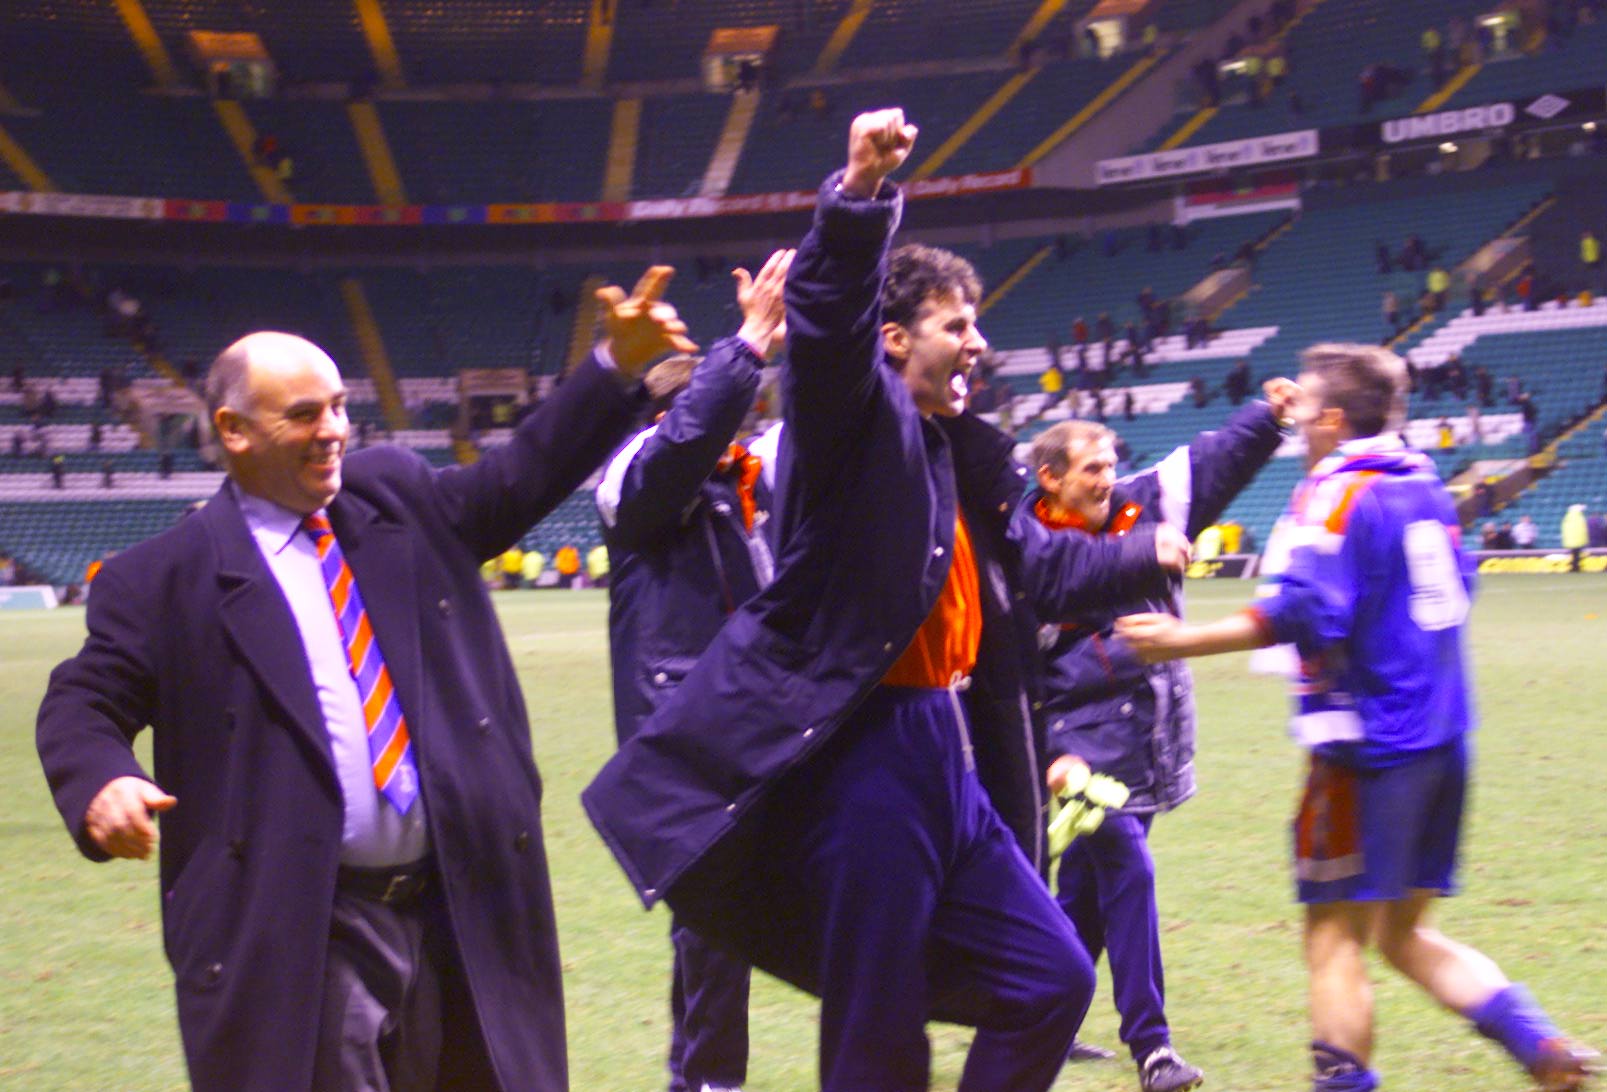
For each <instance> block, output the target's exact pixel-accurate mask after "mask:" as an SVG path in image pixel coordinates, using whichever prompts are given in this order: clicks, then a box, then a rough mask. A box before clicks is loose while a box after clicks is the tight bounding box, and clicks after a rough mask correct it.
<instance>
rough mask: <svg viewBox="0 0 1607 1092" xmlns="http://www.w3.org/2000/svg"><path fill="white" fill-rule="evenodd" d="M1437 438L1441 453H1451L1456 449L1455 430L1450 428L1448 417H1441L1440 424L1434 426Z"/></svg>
mask: <svg viewBox="0 0 1607 1092" xmlns="http://www.w3.org/2000/svg"><path fill="white" fill-rule="evenodd" d="M1434 428H1435V432H1436V434H1437V436H1438V442H1439V448H1440V450H1441V451H1451V450H1453V449H1454V448H1455V447H1456V430H1455V429H1453V428H1452V427H1451V419H1450V418H1449V417H1441V418H1440V423H1439V424H1438V425H1436V426H1434Z"/></svg>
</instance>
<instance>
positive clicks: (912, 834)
mask: <svg viewBox="0 0 1607 1092" xmlns="http://www.w3.org/2000/svg"><path fill="white" fill-rule="evenodd" d="M914 137H915V132H914V128H913V127H912V126H906V125H905V124H904V121H903V112H902V111H899V110H889V111H883V112H879V113H873V114H867V115H862V116H860V117H859V118H856V119H855V121H854V123H853V127H852V131H851V133H850V137H849V165H848V168H847V170H846V171H844V172H842V173H840V174H837V175H834V176H833V177H832V178H830V179H828V180H827V181H826V183H825V184H824V185H823V186H822V189H821V195H820V202H819V207H818V209H817V212H816V217H815V226H814V229H813V230H812V231H811V232H810V233H809V235H808V236H807V237H806V238H805V239H804V241H803V243H802V244H801V246H800V247H799V250H798V255H797V259H796V261H795V262H794V265H793V269H792V274H791V276H790V278H789V280H788V284H787V303H788V307H787V323H788V330H789V337H788V363H787V365H786V367H785V369H784V370H783V375H782V383H783V389H782V405H783V409H784V413H785V417H784V420H785V428H784V430H783V434H782V440H781V454H780V460H779V475H778V483H777V490H778V493H777V495H778V504H779V512H780V516H779V522H780V530H779V536H778V542H779V546H778V556H777V567H776V577H775V580H774V581H773V582H772V583H771V584H770V586H769V587H768V588H766V589H765V590H764V591H763V592H761V593H760V594H759V595H757V596H755V597H754V598H753V599H751V600H749V602H748V603H747V604H745V605H744V606H742V607H740V608H739V609H738V610H737V611H736V612H735V613H734V614H733V615H732V616H731V617H730V618H729V619H728V620H727V622H726V624H725V627H724V628H723V629H722V630H721V632H720V634H719V636H718V637H717V638H716V639H715V640H714V642H713V643H712V644H711V645H710V646H709V649H708V650H707V651H706V652H705V653H704V655H703V656H702V657H701V658H700V659H699V660H698V662H697V664H696V665H695V666H694V667H693V668H692V670H691V671H690V672H689V673H688V674H687V676H686V678H685V680H684V681H683V682H682V683H681V685H680V687H679V688H677V690H676V691H675V692H674V694H672V695H671V696H670V697H669V698H668V699H667V700H666V701H665V702H664V704H663V705H662V706H660V707H659V709H658V711H657V712H656V713H655V714H654V715H653V716H652V717H651V718H650V719H649V720H648V721H647V723H646V724H644V725H643V727H642V728H641V730H640V731H638V732H637V734H636V735H635V736H634V737H633V738H632V739H631V740H630V741H629V742H628V743H627V744H626V745H625V746H624V747H623V748H621V750H620V753H619V754H618V755H616V756H615V758H614V759H613V760H612V761H610V762H609V764H608V765H607V766H606V767H605V768H604V770H603V771H602V772H601V773H600V774H599V775H598V778H597V780H596V781H594V782H593V784H592V785H591V786H590V788H588V790H587V791H586V793H585V794H584V801H585V804H586V806H587V809H588V811H589V813H590V814H591V816H592V819H593V821H594V822H595V823H596V824H597V826H598V829H599V830H600V832H601V833H602V835H603V837H604V838H605V839H606V840H607V842H608V843H609V845H610V847H611V848H612V849H613V850H614V852H615V854H616V856H617V857H618V858H619V860H620V862H621V864H622V865H623V866H624V868H625V870H626V872H627V874H628V875H629V876H630V878H631V880H632V881H633V882H634V883H635V885H636V887H637V889H638V892H639V893H640V895H641V896H642V898H643V901H644V902H645V903H647V904H649V905H651V903H653V902H654V901H656V900H657V899H659V898H662V897H665V896H666V895H667V897H668V899H669V901H670V904H671V906H673V907H674V908H675V910H676V912H677V914H678V915H680V916H681V917H682V918H683V919H684V920H687V921H689V922H690V923H691V924H693V925H694V926H695V927H696V928H697V929H698V930H699V931H700V932H701V933H703V934H704V935H705V936H708V937H710V938H711V939H713V940H716V941H717V942H719V943H721V944H724V945H726V946H728V947H731V948H732V949H734V950H736V951H739V952H741V953H742V954H743V955H745V956H746V957H748V958H749V959H750V960H751V961H752V962H753V963H754V964H755V965H757V966H759V967H761V968H763V969H765V970H767V971H770V972H771V973H774V974H777V975H779V976H781V977H783V978H785V979H787V980H788V981H791V982H793V983H795V984H797V985H799V986H801V987H803V988H805V989H807V990H810V991H812V992H815V993H817V994H819V995H820V996H821V999H822V1011H821V1044H820V1052H821V1082H822V1086H823V1087H824V1088H825V1089H828V1090H831V1092H848V1090H855V1092H863V1090H865V1089H872V1088H873V1089H876V1090H878V1092H906V1090H918V1089H924V1088H926V1087H927V1082H928V1080H929V1062H930V1050H929V1045H928V1043H927V1041H926V1038H925V1032H924V1026H925V1023H926V1022H927V1021H928V1020H930V1019H942V1020H949V1021H956V1022H961V1023H966V1024H970V1025H972V1026H975V1027H977V1028H978V1033H977V1037H976V1041H975V1043H974V1045H973V1047H972V1050H971V1054H970V1057H969V1059H968V1061H967V1063H966V1070H965V1075H964V1076H963V1077H962V1078H961V1085H960V1087H961V1088H962V1089H963V1090H965V1092H973V1090H974V1092H981V1090H983V1089H991V1090H998V1089H1010V1090H1011V1092H1034V1090H1045V1089H1047V1088H1049V1086H1050V1085H1051V1084H1052V1083H1053V1081H1054V1078H1055V1075H1056V1074H1057V1073H1058V1071H1059V1069H1060V1066H1061V1064H1062V1062H1063V1061H1064V1058H1065V1052H1066V1049H1067V1047H1068V1046H1069V1045H1070V1043H1071V1040H1072V1037H1073V1036H1074V1035H1075V1033H1076V1030H1077V1027H1078V1025H1079V1023H1080V1022H1081V1020H1082V1016H1083V1014H1084V1012H1085V1011H1086V1008H1087V1005H1088V1000H1089V997H1090V996H1091V992H1092V989H1093V971H1092V967H1091V965H1090V964H1089V962H1088V958H1087V956H1086V954H1085V953H1084V952H1083V951H1082V948H1081V945H1080V944H1079V943H1078V941H1077V939H1076V935H1075V933H1074V931H1073V930H1072V929H1071V927H1070V925H1069V924H1068V923H1067V921H1066V919H1065V916H1064V915H1063V914H1061V913H1060V911H1059V909H1058V907H1056V906H1055V904H1054V902H1053V900H1052V899H1051V898H1050V897H1049V894H1048V891H1047V890H1046V888H1045V887H1044V886H1043V883H1042V880H1041V879H1040V877H1039V875H1038V873H1037V871H1036V868H1035V867H1034V859H1037V860H1041V858H1042V847H1043V822H1044V815H1043V810H1042V796H1043V774H1042V772H1041V767H1040V766H1039V764H1038V758H1039V755H1038V750H1039V747H1040V745H1041V739H1039V738H1038V737H1037V735H1036V734H1035V731H1034V725H1033V721H1032V718H1031V716H1030V710H1029V702H1030V700H1031V695H1032V693H1033V688H1032V663H1033V658H1032V655H1031V650H1032V641H1033V640H1034V625H1033V620H1032V619H1033V614H1032V610H1031V608H1032V607H1034V606H1036V607H1038V608H1039V609H1040V610H1044V611H1046V612H1047V615H1048V616H1051V617H1054V616H1058V615H1059V614H1062V613H1065V612H1068V611H1069V610H1070V609H1071V606H1072V604H1073V603H1076V602H1078V601H1079V597H1080V595H1081V594H1082V593H1083V592H1084V590H1086V589H1089V588H1096V589H1099V590H1100V592H1101V593H1103V594H1105V595H1108V596H1112V597H1130V596H1134V595H1142V594H1145V593H1146V590H1147V589H1153V588H1157V587H1164V583H1165V578H1164V570H1163V564H1164V565H1168V566H1170V567H1172V568H1181V566H1182V563H1183V560H1184V551H1181V550H1179V549H1178V545H1179V543H1178V542H1177V541H1173V539H1172V538H1170V537H1168V536H1164V535H1163V536H1161V537H1159V538H1157V535H1156V533H1155V532H1153V531H1145V532H1140V533H1139V534H1137V535H1135V536H1129V537H1127V538H1124V539H1120V540H1117V539H1111V540H1088V541H1087V542H1081V543H1073V542H1070V541H1069V540H1066V541H1062V540H1060V539H1056V538H1055V537H1054V536H1051V535H1050V534H1049V533H1048V532H1047V531H1045V530H1044V529H1042V528H1035V527H1031V526H1013V525H1012V521H1011V514H1012V512H1013V511H1014V509H1015V507H1016V505H1017V504H1018V503H1019V501H1020V498H1021V495H1022V491H1023V482H1022V475H1023V474H1024V473H1025V471H1024V470H1022V468H1020V467H1018V466H1016V464H1015V463H1014V461H1013V460H1012V459H1011V457H1010V452H1011V448H1012V446H1013V445H1012V443H1011V441H1010V439H1009V438H1008V437H1006V436H1004V435H1003V434H1002V433H1000V432H998V431H997V430H995V429H993V428H991V427H990V426H988V425H986V424H985V423H983V422H982V421H980V420H978V419H976V418H974V417H971V416H969V415H968V414H965V413H964V412H962V411H963V398H964V391H965V384H964V381H965V377H966V375H967V374H968V372H969V370H970V367H971V365H972V364H973V363H974V362H975V359H976V357H977V355H978V354H979V353H980V352H981V351H982V350H983V348H985V347H986V342H985V341H984V340H983V338H982V336H981V335H980V333H979V332H978V331H977V330H976V326H975V305H976V303H977V301H978V296H979V286H978V285H977V283H976V280H975V275H974V273H973V272H971V271H970V267H969V265H968V264H967V263H964V262H963V261H961V260H959V259H957V258H955V257H954V256H953V255H946V254H944V253H943V252H937V251H930V250H928V249H926V248H917V249H914V250H911V249H909V248H906V249H905V251H902V252H900V254H898V255H895V256H894V258H893V260H892V262H891V264H890V263H889V257H888V246H889V241H890V239H891V237H892V233H893V231H894V229H895V227H896V225H897V222H898V218H899V214H900V210H901V205H902V199H901V196H900V195H899V193H898V191H897V190H896V189H895V188H893V187H892V186H891V185H888V184H885V182H884V180H885V178H886V176H887V175H888V174H889V173H890V172H891V171H892V170H893V169H894V168H896V167H897V166H898V165H899V164H900V163H902V162H903V160H904V158H905V157H906V156H907V155H908V153H909V150H910V147H911V146H912V145H913V141H914ZM884 305H885V306H886V308H887V310H886V311H885V313H884ZM1178 539H1179V540H1180V536H1178ZM1028 553H1032V554H1034V555H1035V561H1034V563H1033V564H1032V565H1030V566H1023V564H1022V558H1023V556H1024V555H1025V554H1028ZM1037 554H1041V555H1042V556H1041V557H1037V556H1036V555H1037ZM1140 558H1148V560H1149V563H1148V565H1147V567H1145V566H1139V565H1137V564H1135V562H1136V561H1137V559H1140ZM951 562H953V564H951ZM1124 563H1125V568H1124ZM1139 567H1144V568H1146V570H1147V571H1145V572H1144V573H1143V574H1142V575H1138V576H1134V575H1133V572H1134V569H1135V568H1139ZM1123 572H1125V573H1127V574H1128V575H1127V576H1126V577H1122V576H1121V575H1120V574H1121V573H1123ZM984 786H985V787H984Z"/></svg>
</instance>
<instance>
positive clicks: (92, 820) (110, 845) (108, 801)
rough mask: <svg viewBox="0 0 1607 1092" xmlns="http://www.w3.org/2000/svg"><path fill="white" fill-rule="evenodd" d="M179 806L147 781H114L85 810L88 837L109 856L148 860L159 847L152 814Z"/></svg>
mask: <svg viewBox="0 0 1607 1092" xmlns="http://www.w3.org/2000/svg"><path fill="white" fill-rule="evenodd" d="M177 803H178V800H177V799H175V798H174V797H171V796H169V795H168V794H167V793H165V792H163V791H162V790H161V789H159V788H157V787H156V786H155V785H153V784H151V783H150V782H149V781H147V780H145V779H144V778H143V777H117V778H113V779H112V780H111V781H108V782H107V783H106V786H105V787H104V788H102V789H101V790H100V792H98V793H96V794H95V799H93V800H91V801H90V802H89V807H88V808H87V809H85V811H84V833H86V834H88V835H89V837H90V840H91V841H93V842H94V843H95V844H96V845H97V846H99V847H100V848H101V851H102V852H104V853H106V854H107V855H108V856H111V857H134V858H137V859H139V860H144V859H145V858H146V857H149V856H150V855H151V848H152V847H153V846H155V845H156V824H155V823H154V822H152V821H151V816H152V814H153V813H155V812H159V811H166V810H168V809H169V808H171V807H172V806H173V805H174V804H177Z"/></svg>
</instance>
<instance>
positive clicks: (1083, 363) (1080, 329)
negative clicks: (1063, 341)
mask: <svg viewBox="0 0 1607 1092" xmlns="http://www.w3.org/2000/svg"><path fill="white" fill-rule="evenodd" d="M1071 343H1072V344H1073V345H1075V346H1076V347H1077V367H1079V368H1086V367H1088V323H1087V321H1086V320H1085V319H1084V318H1083V317H1082V316H1081V315H1078V316H1077V318H1076V319H1075V320H1074V321H1073V322H1072V324H1071Z"/></svg>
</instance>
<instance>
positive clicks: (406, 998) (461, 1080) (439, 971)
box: [312, 888, 501, 1092]
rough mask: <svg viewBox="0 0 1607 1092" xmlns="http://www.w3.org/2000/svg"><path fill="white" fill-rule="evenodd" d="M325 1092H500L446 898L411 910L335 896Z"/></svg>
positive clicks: (318, 1061) (327, 972)
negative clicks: (497, 1091) (452, 927)
mask: <svg viewBox="0 0 1607 1092" xmlns="http://www.w3.org/2000/svg"><path fill="white" fill-rule="evenodd" d="M313 1069H314V1072H313V1083H312V1087H313V1088H314V1089H316V1090H317V1092H470V1090H473V1092H496V1090H497V1089H498V1088H500V1087H501V1085H500V1083H499V1082H498V1081H497V1078H496V1076H495V1074H494V1073H493V1071H492V1068H491V1062H490V1058H489V1057H488V1055H487V1053H486V1049H485V1040H484V1037H483V1035H482V1033H481V1031H480V1026H479V1021H478V1020H477V1019H476V1018H475V1015H474V1001H473V999H472V998H471V997H470V996H469V992H468V982H467V980H466V979H465V977H464V973H463V968H462V965H461V962H460V960H459V959H458V956H457V950H456V947H455V943H454V941H453V939H452V933H451V926H450V924H449V922H448V919H447V914H446V906H445V901H444V899H443V898H442V896H441V893H440V891H439V889H438V888H434V889H432V890H430V891H429V892H428V893H426V894H425V895H424V896H423V897H422V898H421V899H420V900H419V901H418V902H417V903H414V904H412V905H409V906H406V907H393V906H387V905H385V904H383V903H381V902H378V901H376V900H373V899H369V898H363V897H360V896H355V895H352V894H349V893H347V892H344V891H337V892H336V894H335V905H334V912H333V915H332V917H331V920H330V937H329V953H328V957H327V959H326V962H325V967H324V983H323V998H322V1018H321V1020H320V1026H319V1030H318V1046H317V1050H316V1053H315V1057H314V1063H313Z"/></svg>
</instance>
